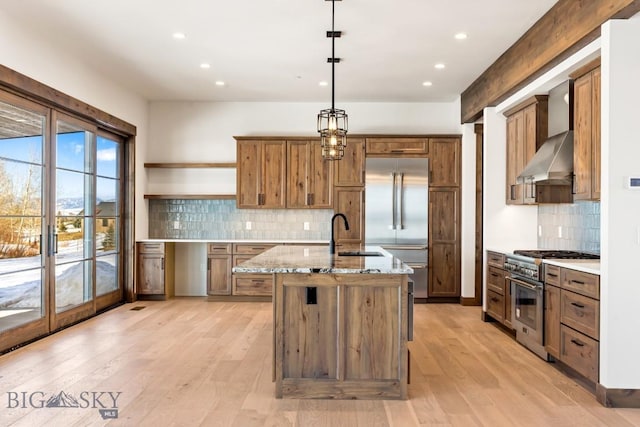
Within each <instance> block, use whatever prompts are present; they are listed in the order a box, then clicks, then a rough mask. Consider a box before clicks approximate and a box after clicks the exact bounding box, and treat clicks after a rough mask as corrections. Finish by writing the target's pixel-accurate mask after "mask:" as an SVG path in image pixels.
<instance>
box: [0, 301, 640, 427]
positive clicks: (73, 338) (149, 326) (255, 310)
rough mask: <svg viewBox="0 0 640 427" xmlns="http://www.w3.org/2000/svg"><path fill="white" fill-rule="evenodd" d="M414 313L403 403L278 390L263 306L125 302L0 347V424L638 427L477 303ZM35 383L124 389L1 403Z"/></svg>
mask: <svg viewBox="0 0 640 427" xmlns="http://www.w3.org/2000/svg"><path fill="white" fill-rule="evenodd" d="M136 306H144V307H145V308H144V309H143V310H139V311H135V310H131V309H132V308H133V307H136ZM415 311H416V313H415V341H413V342H412V343H410V349H411V374H412V376H411V384H410V385H409V396H410V399H409V400H407V401H326V400H286V399H285V400H278V399H275V398H274V397H273V394H274V385H273V383H272V382H271V339H272V337H271V326H272V320H271V317H272V311H271V304H269V303H223V302H207V301H206V300H203V299H174V300H171V301H168V302H146V301H145V302H138V303H135V304H127V305H124V306H121V307H119V308H117V309H115V310H112V311H109V312H107V313H104V314H102V315H100V316H98V317H96V318H94V319H92V320H89V321H87V322H84V323H82V324H80V325H76V326H73V327H71V328H69V329H66V330H64V331H62V332H60V333H57V334H55V335H53V336H51V337H48V338H46V339H43V340H40V341H37V342H35V343H32V344H30V345H28V346H26V347H23V348H21V349H19V350H16V351H14V352H11V353H8V354H6V355H4V356H0V425H1V426H9V425H11V426H13V425H16V426H29V427H32V426H39V425H50V426H86V425H103V424H110V425H125V426H154V427H164V426H241V427H245V426H305V427H306V426H363V427H365V426H366V427H370V426H402V427H404V426H419V425H423V426H449V425H451V426H465V427H466V426H616V427H617V426H640V410H638V409H609V408H604V407H602V406H601V405H600V404H598V403H597V402H596V400H595V398H594V397H593V395H591V394H590V393H588V392H587V391H585V390H584V389H583V388H582V387H581V386H579V385H577V384H576V383H575V382H573V381H572V380H571V379H569V378H567V377H566V376H564V375H563V374H562V373H560V372H559V371H557V370H556V369H555V368H554V367H553V366H551V365H549V364H547V363H545V362H543V361H542V360H541V359H539V358H537V357H536V356H535V355H533V354H532V353H530V352H529V351H528V350H526V349H524V348H523V347H521V346H520V345H518V344H517V343H515V341H513V339H511V338H510V337H509V336H507V335H506V334H504V333H503V332H501V331H500V330H498V329H497V328H496V327H495V326H494V325H491V324H487V323H483V322H482V321H481V320H480V309H479V308H478V307H462V306H459V305H439V304H429V305H416V310H415ZM37 391H42V392H43V393H46V394H47V397H48V396H50V395H52V394H57V393H58V392H60V391H64V392H66V393H67V394H70V395H73V396H75V397H76V398H78V396H80V395H81V393H82V392H83V391H85V392H109V391H110V392H121V395H120V396H119V397H118V400H117V407H118V411H119V413H118V419H116V420H106V421H105V420H103V419H102V418H101V416H100V414H99V413H98V410H97V409H82V408H38V409H32V408H30V407H27V408H8V406H15V405H16V403H15V402H16V401H15V400H14V401H13V402H9V397H10V396H13V397H15V396H22V394H21V393H22V392H25V393H26V395H27V396H28V395H29V394H30V393H33V392H37ZM10 393H11V394H10ZM40 396H41V395H36V399H35V402H34V403H37V401H38V399H37V398H40ZM45 399H46V398H45ZM18 401H19V400H18ZM100 401H101V402H104V403H105V404H106V403H108V402H109V401H110V400H109V399H106V398H104V395H103V398H102V399H101V400H100ZM27 403H28V402H27ZM27 406H29V405H27ZM105 406H109V405H105ZM111 406H113V405H111Z"/></svg>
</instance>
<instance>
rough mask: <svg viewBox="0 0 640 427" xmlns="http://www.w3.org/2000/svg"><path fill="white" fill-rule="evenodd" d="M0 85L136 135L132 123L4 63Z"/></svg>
mask: <svg viewBox="0 0 640 427" xmlns="http://www.w3.org/2000/svg"><path fill="white" fill-rule="evenodd" d="M0 87H3V88H7V89H9V90H12V91H14V92H17V93H18V94H21V95H23V96H25V95H26V96H28V97H29V98H31V99H33V100H34V101H37V102H40V103H44V104H46V105H48V106H52V107H54V108H56V109H59V110H61V111H65V112H67V113H70V114H73V115H77V116H80V117H83V118H85V119H89V120H91V121H92V122H94V123H96V124H98V125H99V126H100V127H103V128H105V129H108V130H110V131H113V132H116V133H119V134H125V135H130V136H131V135H136V127H135V126H134V125H132V124H130V123H127V122H125V121H124V120H121V119H119V118H117V117H115V116H112V115H111V114H109V113H106V112H104V111H102V110H99V109H97V108H95V107H92V106H91V105H89V104H87V103H85V102H82V101H80V100H79V99H76V98H73V97H71V96H69V95H66V94H64V93H62V92H60V91H58V90H56V89H54V88H52V87H50V86H47V85H45V84H43V83H40V82H38V81H36V80H33V79H32V78H30V77H27V76H25V75H24V74H20V73H18V72H17V71H14V70H12V69H10V68H7V67H5V66H4V65H0Z"/></svg>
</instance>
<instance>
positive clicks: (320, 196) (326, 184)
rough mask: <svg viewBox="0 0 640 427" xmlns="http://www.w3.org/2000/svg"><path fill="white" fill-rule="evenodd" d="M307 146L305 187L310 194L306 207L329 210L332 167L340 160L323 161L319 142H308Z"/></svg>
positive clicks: (331, 190) (331, 191)
mask: <svg viewBox="0 0 640 427" xmlns="http://www.w3.org/2000/svg"><path fill="white" fill-rule="evenodd" d="M308 145H309V150H308V153H309V154H308V156H309V157H308V162H309V166H310V171H309V179H308V183H307V187H308V188H309V194H311V203H310V205H309V206H308V207H312V208H318V209H330V208H331V207H333V167H334V164H335V163H339V162H341V161H342V160H338V161H330V160H324V159H323V158H322V149H321V147H320V143H319V142H309V144H308ZM347 145H348V144H347Z"/></svg>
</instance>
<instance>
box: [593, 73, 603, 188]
mask: <svg viewBox="0 0 640 427" xmlns="http://www.w3.org/2000/svg"><path fill="white" fill-rule="evenodd" d="M591 78H592V82H591V83H592V90H591V94H592V97H591V198H592V199H593V200H600V143H601V142H600V141H601V140H600V108H601V107H600V91H601V90H600V86H601V82H600V80H601V75H600V67H598V68H596V69H595V70H593V71H592V72H591Z"/></svg>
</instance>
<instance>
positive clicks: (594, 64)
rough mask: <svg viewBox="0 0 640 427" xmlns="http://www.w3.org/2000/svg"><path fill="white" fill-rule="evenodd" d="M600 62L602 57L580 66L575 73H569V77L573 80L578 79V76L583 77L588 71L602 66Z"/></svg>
mask: <svg viewBox="0 0 640 427" xmlns="http://www.w3.org/2000/svg"><path fill="white" fill-rule="evenodd" d="M600 62H601V61H600V57H598V58H596V59H594V60H593V61H591V62H589V63H588V64H586V65H584V66H582V67H580V68H578V69H577V70H575V71H574V72H573V73H571V74H569V77H571V78H572V79H573V80H575V79H577V78H578V77H582V76H584V75H585V74H587V73H588V72H590V71H592V70H595V69H596V68H598V67H599V66H600Z"/></svg>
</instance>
